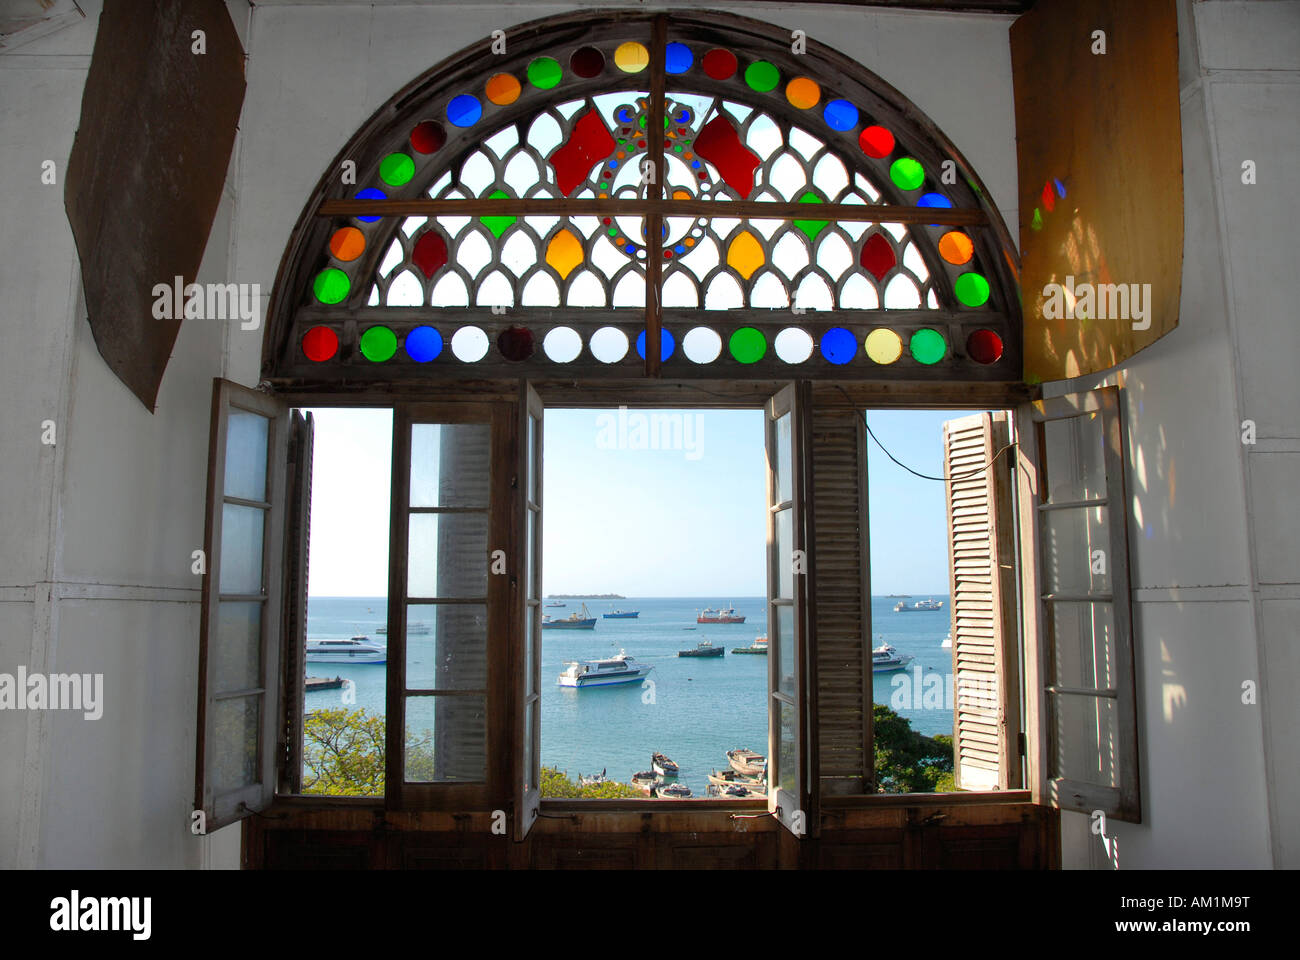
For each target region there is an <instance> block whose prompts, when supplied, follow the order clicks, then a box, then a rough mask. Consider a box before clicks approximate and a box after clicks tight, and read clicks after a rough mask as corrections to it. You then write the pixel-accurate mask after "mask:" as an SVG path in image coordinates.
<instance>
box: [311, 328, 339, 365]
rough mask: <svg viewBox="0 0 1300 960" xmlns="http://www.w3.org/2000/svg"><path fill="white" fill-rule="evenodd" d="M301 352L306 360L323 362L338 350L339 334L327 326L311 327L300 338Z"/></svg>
mask: <svg viewBox="0 0 1300 960" xmlns="http://www.w3.org/2000/svg"><path fill="white" fill-rule="evenodd" d="M302 352H303V354H304V355H305V356H306V357H307V359H308V360H311V361H314V362H315V363H323V362H325V361H326V360H328V359H330V358H331V357H333V356H334V354H336V353H338V352H339V336H338V334H337V333H335V332H334V331H333V330H331V329H330V328H329V327H312V328H311V329H310V330H308V331H307V335H306V336H305V337H303V338H302Z"/></svg>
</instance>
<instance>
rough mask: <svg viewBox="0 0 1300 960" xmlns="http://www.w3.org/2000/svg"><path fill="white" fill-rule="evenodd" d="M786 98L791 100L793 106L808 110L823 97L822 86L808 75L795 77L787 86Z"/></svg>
mask: <svg viewBox="0 0 1300 960" xmlns="http://www.w3.org/2000/svg"><path fill="white" fill-rule="evenodd" d="M785 98H786V99H787V100H789V101H790V103H791V105H792V106H796V107H798V108H799V109H800V110H808V109H810V108H812V107H815V106H817V102H818V101H819V100H821V98H822V88H821V87H819V86H818V85H817V82H816V81H814V80H809V79H808V78H807V77H795V78H794V79H793V80H791V81H790V82H789V83H788V84H787V85H786V88H785Z"/></svg>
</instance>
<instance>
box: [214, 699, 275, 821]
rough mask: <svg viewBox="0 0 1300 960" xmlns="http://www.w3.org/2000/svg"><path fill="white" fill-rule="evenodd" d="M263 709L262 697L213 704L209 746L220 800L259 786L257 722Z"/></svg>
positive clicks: (215, 787)
mask: <svg viewBox="0 0 1300 960" xmlns="http://www.w3.org/2000/svg"><path fill="white" fill-rule="evenodd" d="M261 708H262V695H261V694H260V693H255V694H252V695H250V696H247V697H234V698H232V699H230V700H217V701H215V702H214V703H213V704H212V732H211V734H210V735H209V736H208V739H207V742H206V744H205V746H206V750H207V753H208V757H209V764H210V766H209V768H208V769H209V770H210V771H211V777H212V789H213V790H214V791H215V793H216V794H217V796H221V795H222V794H224V793H229V792H230V791H232V790H238V789H240V788H241V787H247V786H250V785H251V784H254V783H257V782H259V778H258V775H257V726H258V723H257V721H258V716H259V715H260V713H261Z"/></svg>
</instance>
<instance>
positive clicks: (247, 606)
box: [195, 380, 289, 831]
mask: <svg viewBox="0 0 1300 960" xmlns="http://www.w3.org/2000/svg"><path fill="white" fill-rule="evenodd" d="M288 426H289V417H288V409H287V408H286V407H285V405H284V404H283V403H281V402H279V401H278V400H276V399H275V398H273V397H270V396H268V395H267V394H264V393H258V392H257V391H255V390H249V389H248V388H247V387H241V386H240V385H238V384H236V383H231V382H229V381H227V380H216V381H215V383H214V386H213V392H212V432H211V439H210V446H209V452H208V499H207V504H208V513H207V522H206V529H205V532H204V549H205V552H206V558H207V572H206V574H205V576H204V578H203V598H202V617H201V623H200V628H199V684H198V686H199V690H198V725H197V731H198V745H197V747H198V749H197V757H196V762H195V809H197V810H202V811H203V813H204V816H205V819H206V826H207V829H208V830H209V831H211V830H214V829H216V828H218V827H221V826H224V825H226V824H228V823H231V822H233V821H235V820H239V819H241V818H243V817H246V816H247V815H248V814H250V813H254V812H257V811H259V810H262V809H264V808H265V807H266V806H267V805H269V804H270V802H271V799H272V797H273V796H274V793H275V787H276V762H277V759H278V757H277V752H276V742H277V739H278V737H277V732H278V730H279V728H280V724H279V718H280V712H279V706H280V638H281V630H282V628H283V623H282V621H281V612H280V607H281V593H282V587H283V582H284V581H283V577H282V570H281V566H280V565H281V561H282V559H283V556H284V554H283V551H282V542H283V540H282V538H283V534H284V506H285V487H286V461H287V459H288V438H289V429H288Z"/></svg>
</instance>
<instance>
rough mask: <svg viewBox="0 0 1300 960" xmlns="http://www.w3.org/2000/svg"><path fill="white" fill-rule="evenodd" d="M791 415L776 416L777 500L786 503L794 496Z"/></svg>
mask: <svg viewBox="0 0 1300 960" xmlns="http://www.w3.org/2000/svg"><path fill="white" fill-rule="evenodd" d="M791 423H792V420H791V417H790V414H788V413H786V414H783V415H782V416H779V417H777V418H776V500H777V503H784V502H785V501H786V500H789V499H791V498H792V497H793V496H794V493H793V486H792V483H791V475H792V473H793V464H792V458H793V457H794V441H793V438H792V436H791V434H790V430H791Z"/></svg>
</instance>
